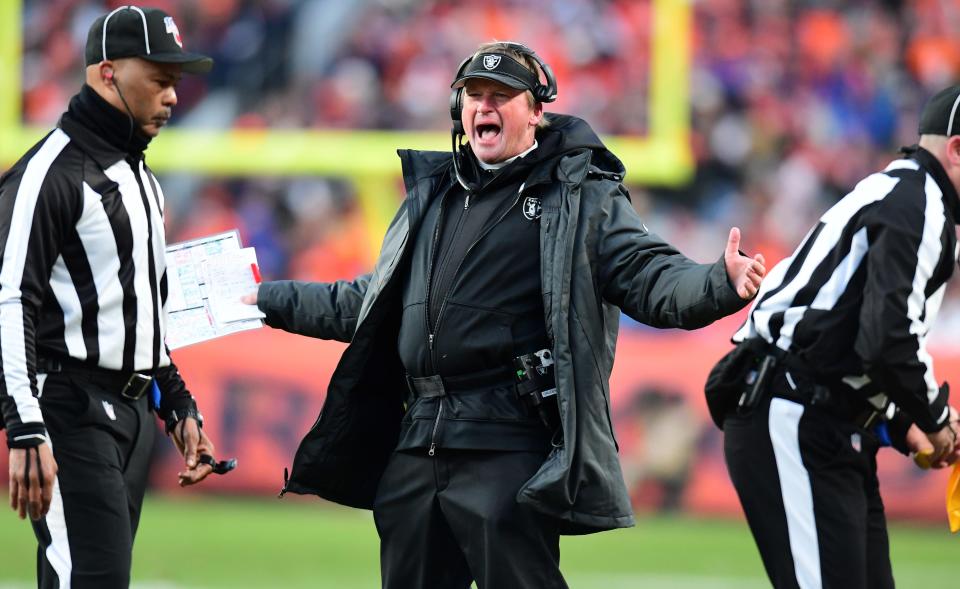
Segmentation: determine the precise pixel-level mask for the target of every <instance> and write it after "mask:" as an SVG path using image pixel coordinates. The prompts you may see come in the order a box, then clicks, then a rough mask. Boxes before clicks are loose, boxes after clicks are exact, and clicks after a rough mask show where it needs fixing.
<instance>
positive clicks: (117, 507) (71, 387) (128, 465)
mask: <svg viewBox="0 0 960 589" xmlns="http://www.w3.org/2000/svg"><path fill="white" fill-rule="evenodd" d="M37 384H38V386H39V387H40V391H41V396H40V409H41V411H42V412H43V419H44V422H45V423H46V427H47V433H48V435H49V437H50V442H51V444H52V447H53V456H54V458H55V459H56V461H57V466H58V468H59V471H58V473H57V480H56V484H55V485H54V489H53V502H52V503H51V505H50V511H49V512H48V513H47V515H46V517H44V518H42V519H40V520H39V521H36V522H33V529H34V532H35V534H36V536H37V541H38V542H39V547H38V550H37V586H38V587H40V588H41V589H48V588H50V589H53V588H57V587H71V588H74V589H84V588H88V587H89V588H97V589H112V588H115V587H116V588H120V587H128V586H129V585H130V563H131V553H132V549H133V538H134V535H135V534H136V531H137V524H138V523H139V520H140V506H141V504H142V503H143V494H144V490H145V488H146V484H147V468H148V463H149V459H150V451H151V447H152V445H153V438H154V431H155V429H156V421H155V418H154V417H153V414H152V413H151V412H150V410H149V407H148V398H147V396H143V397H141V398H140V399H138V400H136V401H132V400H126V399H124V398H123V397H121V396H120V395H119V394H117V391H110V390H105V388H104V387H102V386H99V385H97V384H95V383H94V382H92V381H91V380H90V379H89V378H87V376H86V375H83V374H73V373H69V372H58V373H52V374H42V375H38V383H37Z"/></svg>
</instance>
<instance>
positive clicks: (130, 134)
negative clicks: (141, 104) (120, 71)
mask: <svg viewBox="0 0 960 589" xmlns="http://www.w3.org/2000/svg"><path fill="white" fill-rule="evenodd" d="M106 78H107V79H108V80H110V81H111V82H113V86H114V88H116V89H117V96H119V97H120V102H122V103H123V108H125V109H127V118H128V119H129V120H130V131H129V132H128V133H127V143H130V140H131V139H133V124H134V121H135V119H134V116H133V111H132V110H130V105H129V104H127V99H126V98H124V97H123V92H122V91H121V90H120V80H119V79H118V78H117V77H116V76H115V75H114V74H113V72H110V71H108V72H107V75H106Z"/></svg>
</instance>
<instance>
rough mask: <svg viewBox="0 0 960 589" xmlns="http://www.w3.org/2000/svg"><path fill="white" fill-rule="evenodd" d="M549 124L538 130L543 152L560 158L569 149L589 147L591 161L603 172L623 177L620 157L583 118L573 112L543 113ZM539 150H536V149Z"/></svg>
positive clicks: (623, 169) (567, 152)
mask: <svg viewBox="0 0 960 589" xmlns="http://www.w3.org/2000/svg"><path fill="white" fill-rule="evenodd" d="M545 116H546V117H547V120H549V121H550V125H549V126H548V127H547V128H545V129H541V130H539V131H538V132H537V141H538V142H539V143H540V145H541V147H544V148H545V149H544V150H543V152H544V153H549V154H551V156H553V157H555V158H560V157H562V156H564V155H567V154H569V153H571V152H575V151H581V150H590V151H591V152H593V153H592V156H591V158H590V163H591V164H592V165H594V166H596V167H597V168H599V169H600V170H602V171H604V172H612V173H614V174H619V175H620V176H623V174H624V173H625V172H626V168H624V166H623V162H621V161H620V158H618V157H617V156H615V155H614V154H613V153H612V152H611V151H610V150H609V149H607V146H606V145H604V144H603V141H601V140H600V137H599V136H598V135H597V133H596V131H594V130H593V127H591V126H590V124H589V123H587V122H586V121H585V120H583V119H581V118H579V117H575V116H572V115H563V114H557V113H546V115H545ZM538 151H539V150H538Z"/></svg>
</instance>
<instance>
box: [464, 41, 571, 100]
mask: <svg viewBox="0 0 960 589" xmlns="http://www.w3.org/2000/svg"><path fill="white" fill-rule="evenodd" d="M505 44H506V45H509V46H510V48H511V49H513V50H514V51H516V52H517V53H519V54H521V55H526V56H527V57H529V58H530V59H532V60H533V61H535V62H536V63H537V65H538V66H539V67H540V71H541V72H543V77H544V78H546V80H547V83H546V84H537V87H536V88H534V89H532V90H531V91H530V92H531V93H532V94H533V98H534V99H535V100H536V101H537V102H553V101H554V100H556V99H557V78H556V77H555V76H554V75H553V70H552V69H551V68H550V66H549V65H547V62H545V61H543V60H542V59H541V58H540V56H539V55H537V54H536V52H535V51H534V50H533V49H530V48H529V47H527V46H526V45H524V44H523V43H516V42H512V41H507V42H505ZM458 77H459V76H458ZM538 77H539V76H538Z"/></svg>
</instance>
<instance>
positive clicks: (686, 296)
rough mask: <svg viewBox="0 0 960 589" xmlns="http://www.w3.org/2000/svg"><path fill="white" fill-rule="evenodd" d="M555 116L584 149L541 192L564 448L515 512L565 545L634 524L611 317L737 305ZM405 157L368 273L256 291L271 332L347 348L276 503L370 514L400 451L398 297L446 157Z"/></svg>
mask: <svg viewBox="0 0 960 589" xmlns="http://www.w3.org/2000/svg"><path fill="white" fill-rule="evenodd" d="M550 118H551V126H550V127H548V128H547V130H545V131H541V133H561V134H563V135H564V137H563V141H562V143H563V145H565V146H566V147H567V148H571V147H576V146H577V145H581V146H583V147H582V148H579V149H572V150H569V151H567V150H565V151H567V155H564V156H563V157H562V158H560V160H559V161H558V162H557V163H556V166H555V167H554V168H553V169H552V170H551V171H550V172H551V173H550V174H549V175H548V176H547V180H548V182H547V183H546V184H544V185H543V186H542V190H541V192H540V194H541V199H542V217H541V218H540V278H541V289H542V297H543V307H544V319H545V323H546V329H547V335H548V337H549V340H550V342H551V344H552V348H553V354H554V359H555V361H556V381H557V390H558V398H559V402H560V411H561V418H562V423H563V434H564V440H565V443H564V445H563V447H561V448H556V449H554V450H553V451H552V452H551V453H550V455H549V456H548V458H547V459H546V461H545V462H544V464H543V466H542V467H541V468H540V470H539V471H538V472H537V474H536V475H534V476H533V477H532V478H531V479H530V480H529V481H528V482H527V483H526V484H525V485H524V486H523V488H522V489H521V490H520V492H519V494H518V500H519V501H522V502H524V503H527V504H529V505H531V506H532V507H533V508H535V509H537V510H538V511H540V512H542V513H545V514H547V515H550V516H553V517H555V518H557V519H559V520H560V521H561V523H562V525H561V529H562V531H563V532H565V533H589V532H595V531H600V530H605V529H610V528H620V527H627V526H631V525H633V523H634V517H633V513H632V510H631V507H630V501H629V497H628V495H627V490H626V487H625V485H624V483H623V477H622V475H621V472H620V464H619V461H618V458H617V444H616V441H615V439H614V432H613V426H612V422H611V418H610V407H609V399H610V396H609V382H608V381H609V376H610V372H611V370H612V367H613V354H614V346H615V343H616V336H617V328H618V319H619V312H618V310H617V307H620V308H621V309H623V311H624V312H625V313H627V314H628V315H630V316H631V317H633V318H635V319H637V320H639V321H642V322H643V323H646V324H648V325H652V326H656V327H681V328H684V329H694V328H697V327H702V326H704V325H707V324H709V323H710V322H712V321H714V320H715V319H718V318H720V317H722V316H724V315H727V314H729V313H732V312H734V311H736V310H737V309H739V308H741V307H742V306H743V305H744V303H745V302H744V301H742V300H741V299H740V298H739V297H738V296H737V294H736V292H735V291H734V290H733V289H732V287H731V286H730V283H729V281H728V279H727V275H726V270H725V268H724V264H723V260H722V259H721V260H720V261H718V262H716V263H714V264H705V265H701V264H696V263H694V262H692V261H691V260H689V259H687V258H686V257H684V256H683V255H681V254H680V253H679V252H677V251H676V250H675V249H674V248H673V247H671V246H670V245H668V244H666V243H665V242H664V241H662V240H661V239H660V238H658V237H656V236H655V235H653V234H650V233H648V232H647V231H646V228H645V227H644V225H643V223H641V221H640V219H639V217H638V216H637V214H636V212H635V211H634V209H633V207H632V205H631V203H630V200H629V196H628V194H627V192H626V190H625V188H624V187H623V186H622V184H621V183H620V181H621V179H622V177H623V173H624V168H623V165H622V164H621V163H620V161H619V160H618V159H617V158H616V157H615V156H614V155H613V154H612V153H610V152H609V151H607V150H606V149H605V148H603V147H602V144H601V143H600V140H599V138H597V136H596V135H595V133H594V132H593V131H592V129H590V127H589V126H588V125H587V124H586V123H585V122H584V121H582V120H580V119H577V118H574V117H568V116H562V115H550ZM539 140H540V142H541V143H543V140H542V137H541V138H540V139H539ZM400 158H401V161H402V165H403V176H404V183H405V187H406V191H407V197H406V199H405V200H404V202H403V205H402V206H401V207H400V211H399V212H398V213H397V216H396V217H395V219H394V220H393V222H392V223H391V225H390V227H389V229H388V230H387V234H386V237H385V239H384V243H383V247H382V249H381V252H380V257H379V259H378V261H377V264H376V267H375V269H374V271H373V273H372V274H368V275H364V276H361V277H359V278H357V279H356V280H354V281H352V282H349V281H340V282H336V283H332V284H324V283H301V282H275V283H267V284H264V285H262V286H261V287H260V291H259V297H258V304H259V307H260V309H261V310H263V311H264V312H265V313H266V315H267V319H266V321H267V323H268V324H269V325H271V326H273V327H278V328H281V329H284V330H287V331H290V332H293V333H299V334H303V335H309V336H313V337H320V338H327V339H336V340H340V341H345V342H350V345H349V346H348V347H347V349H346V350H345V351H344V353H343V356H342V358H341V360H340V363H339V365H338V366H337V368H336V370H335V371H334V374H333V377H332V378H331V382H330V387H329V390H328V394H327V399H326V402H325V404H324V407H323V410H322V412H321V413H320V416H319V418H318V420H317V422H316V424H315V425H314V427H313V428H312V429H311V430H310V432H309V433H308V434H307V436H306V437H305V438H304V440H303V442H302V443H301V445H300V448H299V450H298V451H297V454H296V457H295V458H294V464H293V471H292V472H291V473H290V477H289V480H288V481H287V482H286V485H285V487H284V491H291V492H294V493H314V494H317V495H320V496H321V497H324V498H326V499H329V500H331V501H335V502H338V503H342V504H344V505H350V506H354V507H362V508H367V509H369V508H371V507H372V504H373V498H374V495H375V492H376V488H377V483H378V481H379V479H380V476H381V474H382V472H383V470H384V467H385V465H386V462H387V459H388V458H389V456H390V454H391V452H392V451H393V450H394V448H395V446H396V444H397V436H398V432H399V428H400V421H401V418H402V416H403V396H404V392H405V391H406V388H407V387H406V383H405V380H404V378H405V373H404V367H403V365H402V363H401V362H400V359H399V355H398V352H397V334H398V331H399V322H400V312H399V311H400V307H399V293H400V289H401V287H402V284H403V282H404V280H406V279H407V276H406V264H407V260H408V257H409V253H410V250H411V245H412V243H413V242H414V239H411V235H414V236H415V235H416V233H417V231H418V230H419V228H420V223H421V220H422V216H423V213H424V211H425V210H426V208H427V206H428V204H429V202H430V201H431V199H433V198H434V197H436V195H438V194H440V193H441V192H442V191H443V190H444V189H445V188H447V187H449V185H450V184H452V182H453V181H452V179H451V173H450V154H449V153H437V152H418V151H401V152H400ZM398 268H399V269H401V270H400V271H398Z"/></svg>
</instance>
